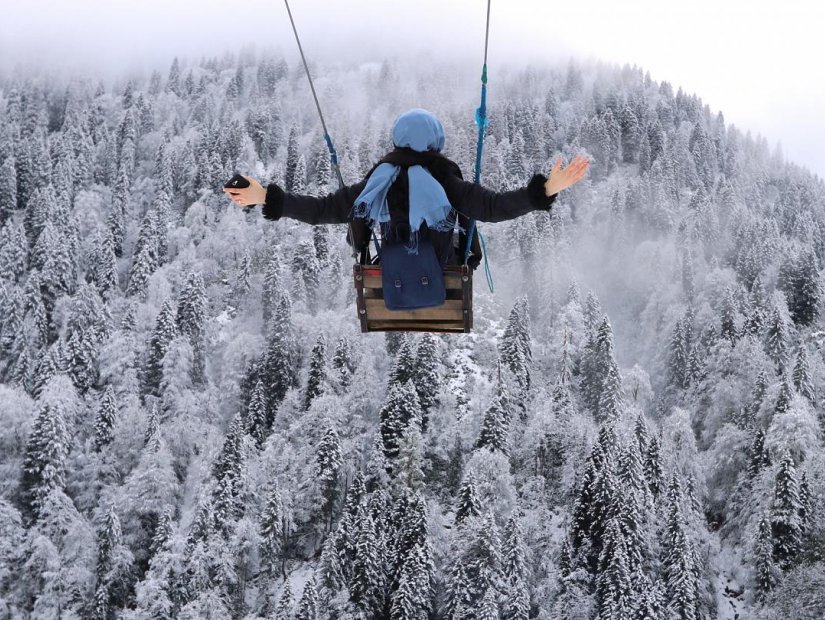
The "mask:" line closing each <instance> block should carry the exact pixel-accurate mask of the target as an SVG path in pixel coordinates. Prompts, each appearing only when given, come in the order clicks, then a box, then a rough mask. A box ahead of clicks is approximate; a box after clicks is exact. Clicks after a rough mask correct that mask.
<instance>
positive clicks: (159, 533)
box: [149, 507, 172, 558]
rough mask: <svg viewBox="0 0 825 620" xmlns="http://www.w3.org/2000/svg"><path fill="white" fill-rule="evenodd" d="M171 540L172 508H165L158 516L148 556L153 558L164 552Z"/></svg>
mask: <svg viewBox="0 0 825 620" xmlns="http://www.w3.org/2000/svg"><path fill="white" fill-rule="evenodd" d="M171 538H172V508H171V507H167V508H166V510H164V511H163V513H162V514H161V516H160V520H159V521H158V525H157V527H156V528H155V533H154V534H153V535H152V544H151V546H150V548H149V556H150V557H151V558H154V557H155V556H156V555H158V554H159V553H160V552H162V551H165V550H166V549H167V547H168V544H169V541H170V540H171Z"/></svg>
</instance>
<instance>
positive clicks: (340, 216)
mask: <svg viewBox="0 0 825 620" xmlns="http://www.w3.org/2000/svg"><path fill="white" fill-rule="evenodd" d="M384 162H388V163H391V164H394V165H397V166H400V167H401V170H402V173H401V174H399V176H398V178H397V179H396V181H395V183H393V184H392V186H391V187H390V190H389V192H388V193H387V205H388V207H389V211H390V222H391V224H392V225H393V226H394V227H397V228H396V230H398V231H399V236H400V237H403V236H404V232H403V229H404V227H405V226H406V229H407V231H406V232H407V234H409V224H408V223H407V222H408V216H407V213H408V209H409V202H408V193H407V187H408V185H407V174H406V172H407V168H408V167H409V166H413V165H421V166H424V167H425V168H427V170H428V171H429V172H430V174H432V175H433V177H434V178H435V179H436V180H437V181H438V182H439V183H441V185H442V186H443V187H444V191H445V193H446V194H447V198H448V199H449V201H450V204H451V205H452V206H453V209H454V211H456V212H457V217H458V223H459V225H460V226H461V227H462V229H466V227H467V222H468V220H469V219H475V220H478V221H479V222H503V221H505V220H512V219H515V218H517V217H520V216H522V215H526V214H527V213H530V212H532V211H537V210H544V211H548V210H550V208H551V206H552V204H553V202H554V201H555V199H556V196H557V194H553V195H552V196H547V195H546V194H545V191H544V184H545V183H546V181H547V177H545V176H544V175H542V174H536V175H534V176H533V178H531V179H530V182H529V183H528V184H527V186H526V187H524V188H521V189H516V190H511V191H507V192H494V191H491V190H489V189H487V188H485V187H482V186H481V185H477V184H475V183H470V182H468V181H464V180H463V178H462V176H461V170H460V169H459V167H458V165H457V164H456V163H455V162H453V161H451V160H450V159H448V158H446V157H444V156H443V155H441V154H440V153H436V152H426V153H419V152H417V151H413V150H412V149H408V148H397V149H395V150H394V151H392V152H391V153H389V154H388V155H387V156H386V157H384V158H383V159H382V160H381V161H379V162H378V163H377V164H376V165H375V166H374V167H373V169H372V170H374V169H375V168H376V167H377V166H378V165H379V164H381V163H384ZM372 170H370V173H372ZM367 177H369V174H367ZM367 177H365V178H364V179H363V180H362V181H361V182H359V183H356V184H355V185H349V186H346V187H343V188H341V189H339V190H338V191H336V192H333V193H331V194H327V195H326V196H320V197H316V196H304V195H299V194H291V193H286V192H284V190H283V189H281V188H280V187H279V186H278V185H277V184H275V183H271V184H270V185H268V186H267V189H266V203H265V204H264V206H263V211H262V213H263V217H264V218H266V219H268V220H279V219H280V218H282V217H289V218H292V219H296V220H299V221H301V222H306V223H307V224H344V223H347V222H349V221H351V220H352V210H353V205H354V203H355V199H356V198H357V197H358V196H359V194H360V193H361V192H362V191H363V189H364V187H365V186H366V183H367ZM352 222H353V234H354V236H355V243H356V247H357V248H358V249H359V250H362V251H363V250H364V249H365V247H366V245H367V244H368V243H369V229H368V228H367V227H366V226H365V225H364V224H363V222H362V221H361V220H352ZM425 228H426V225H424V226H422V232H424V229H425ZM429 237H430V239H431V241H432V244H433V247H434V248H435V250H436V254H437V256H438V257H439V259H440V260H441V261H442V264H443V263H444V262H445V258H446V263H448V264H453V265H455V264H460V263H462V262H463V260H464V256H463V252H464V248H465V246H466V238H465V237H464V235H463V234H462V235H460V238H459V239H458V243H457V244H456V243H455V241H454V235H453V233H450V232H436V231H429ZM477 239H478V235H476V236H475V241H476V243H475V244H474V247H473V252H472V255H471V258H470V259H469V261H468V263H469V264H470V265H471V266H472V267H476V266H477V265H478V263H479V261H480V259H481V252H480V250H479V249H478V242H477Z"/></svg>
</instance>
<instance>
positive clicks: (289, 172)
mask: <svg viewBox="0 0 825 620" xmlns="http://www.w3.org/2000/svg"><path fill="white" fill-rule="evenodd" d="M297 168H298V128H297V127H294V126H293V127H292V129H290V130H289V139H288V140H287V145H286V176H285V177H284V191H285V192H295V182H296V177H297V175H296V170H297Z"/></svg>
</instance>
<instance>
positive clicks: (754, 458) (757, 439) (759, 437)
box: [748, 428, 771, 478]
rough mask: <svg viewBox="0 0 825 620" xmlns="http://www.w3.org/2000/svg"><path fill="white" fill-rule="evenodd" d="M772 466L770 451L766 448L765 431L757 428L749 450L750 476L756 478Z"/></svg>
mask: <svg viewBox="0 0 825 620" xmlns="http://www.w3.org/2000/svg"><path fill="white" fill-rule="evenodd" d="M770 464H771V461H770V456H769V454H768V450H767V448H766V446H765V431H763V430H762V429H761V428H756V429H755V430H754V431H753V439H752V441H751V445H750V448H749V450H748V476H749V477H751V478H755V477H756V475H757V474H758V473H759V472H760V471H762V469H764V468H765V467H768V466H769V465H770Z"/></svg>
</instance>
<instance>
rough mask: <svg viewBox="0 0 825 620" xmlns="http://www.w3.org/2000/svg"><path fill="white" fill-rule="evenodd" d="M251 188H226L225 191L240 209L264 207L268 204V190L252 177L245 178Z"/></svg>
mask: <svg viewBox="0 0 825 620" xmlns="http://www.w3.org/2000/svg"><path fill="white" fill-rule="evenodd" d="M244 178H245V179H246V180H247V181H249V187H224V188H223V191H224V193H226V194H227V195H228V196H229V197H230V198H232V202H234V203H235V204H236V205H238V206H239V207H248V206H250V205H262V204H264V203H265V202H266V188H265V187H263V186H262V185H261V184H260V183H258V181H256V180H255V179H253V178H252V177H247V176H244Z"/></svg>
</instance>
